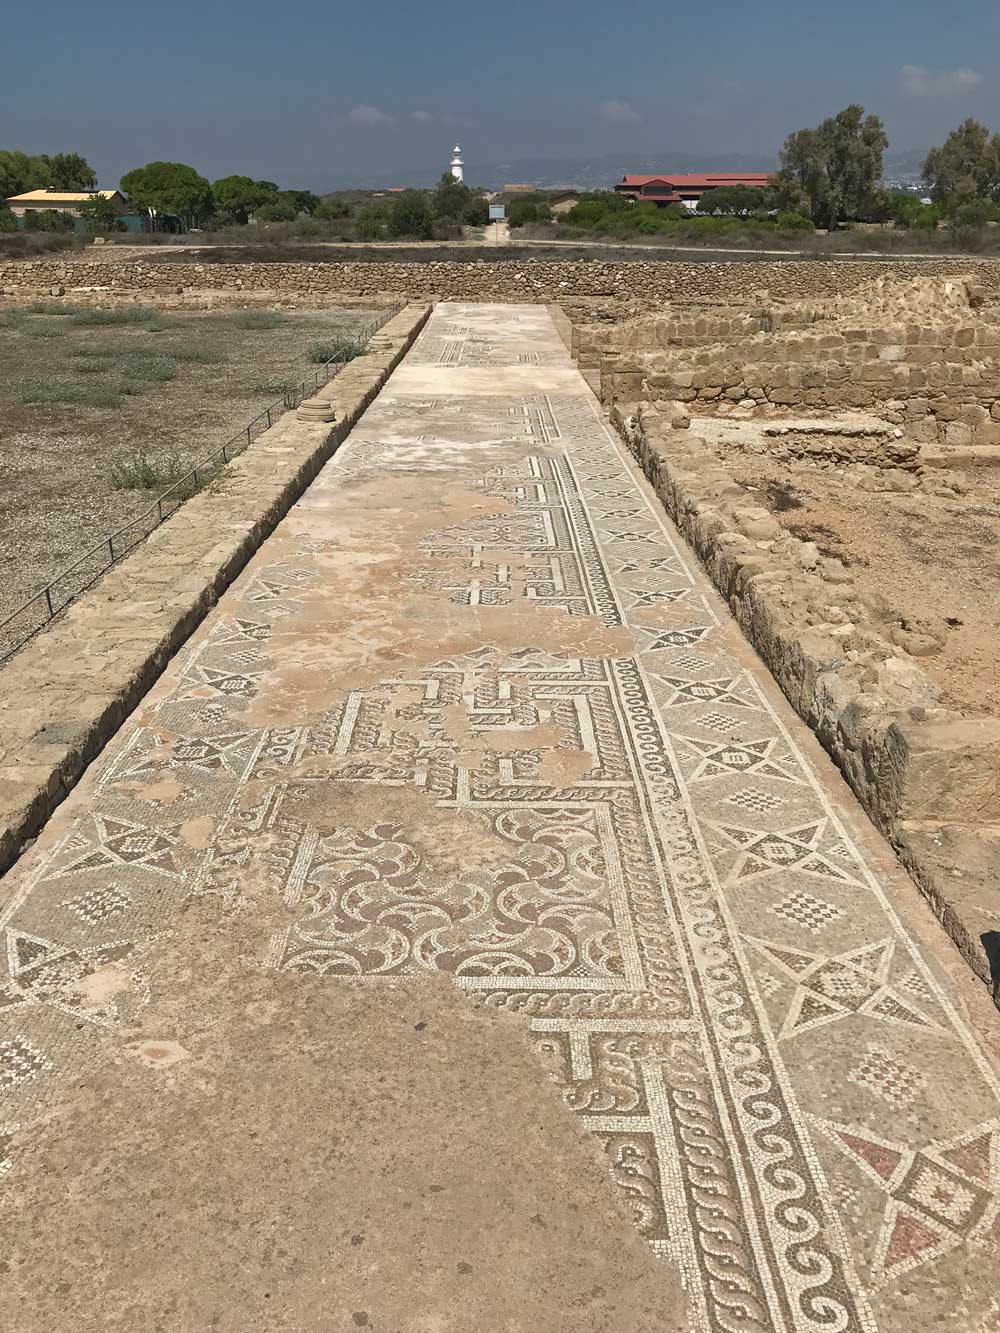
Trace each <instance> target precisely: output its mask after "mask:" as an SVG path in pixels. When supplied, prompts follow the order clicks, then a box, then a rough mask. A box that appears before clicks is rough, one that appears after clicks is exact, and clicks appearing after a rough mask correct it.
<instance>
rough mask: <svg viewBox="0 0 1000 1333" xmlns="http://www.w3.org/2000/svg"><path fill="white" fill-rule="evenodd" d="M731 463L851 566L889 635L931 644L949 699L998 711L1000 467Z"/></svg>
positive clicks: (935, 674)
mask: <svg viewBox="0 0 1000 1333" xmlns="http://www.w3.org/2000/svg"><path fill="white" fill-rule="evenodd" d="M698 424H699V423H698V422H693V423H692V429H697V427H698ZM725 464H726V467H727V469H728V470H729V471H730V473H731V474H732V475H733V476H734V477H735V479H736V480H737V481H738V482H739V483H740V484H741V485H743V486H745V487H746V488H747V491H748V499H752V501H753V503H755V504H760V505H763V506H765V507H766V508H768V509H770V510H771V512H772V513H773V514H774V516H775V517H776V518H777V519H778V520H779V521H780V522H781V523H782V524H783V525H784V526H785V527H786V528H788V529H789V531H791V532H792V533H794V535H795V536H797V537H799V538H801V539H802V540H805V541H814V542H815V543H816V545H817V546H818V547H819V548H820V550H821V551H822V552H823V554H825V555H831V556H836V557H838V558H839V559H841V560H843V561H844V563H845V564H846V565H848V566H849V567H850V569H851V572H852V573H853V574H854V576H855V578H856V580H857V582H858V585H859V587H860V589H861V590H862V592H863V594H864V595H865V598H866V601H868V602H869V604H870V605H873V606H874V607H875V608H877V611H878V614H879V617H880V619H881V620H882V621H883V622H884V624H885V625H886V627H887V629H889V630H890V632H891V629H892V627H894V626H899V627H900V628H901V629H903V630H906V631H910V632H913V633H915V634H918V635H921V636H926V637H927V638H928V639H931V640H933V641H934V644H935V645H936V647H935V649H934V650H933V651H931V652H929V653H928V654H927V655H926V656H921V657H920V658H919V662H920V665H921V667H922V668H923V669H924V670H925V671H926V672H927V674H928V675H929V676H931V678H932V679H933V680H935V681H936V682H937V684H938V685H939V686H940V688H941V691H942V700H943V702H944V703H946V704H947V705H949V706H950V707H952V708H956V709H958V710H960V711H963V712H967V713H979V712H983V711H986V712H990V713H994V714H1000V594H998V591H997V590H998V588H1000V472H998V471H997V470H995V469H992V468H985V467H982V468H970V469H968V471H967V472H965V473H954V472H948V473H942V472H938V471H936V470H935V469H933V468H928V469H926V470H925V472H924V474H923V475H922V476H921V477H920V478H919V479H918V478H916V477H913V476H911V475H910V474H906V473H899V472H893V474H892V475H891V476H890V474H886V473H882V472H880V471H879V470H878V469H875V468H859V467H857V466H855V467H853V468H843V467H838V468H834V467H817V466H815V465H812V464H808V463H802V462H794V461H793V462H789V461H781V460H777V459H774V458H768V457H766V456H765V457H761V456H757V457H754V456H752V455H748V454H742V453H738V452H732V453H730V454H729V455H728V456H726V457H725ZM948 482H954V483H955V484H956V485H957V486H958V487H959V493H958V494H954V493H949V488H948V485H947V483H948ZM887 483H888V486H891V487H893V489H889V488H888V486H887ZM869 487H871V488H873V489H868V488H869ZM896 487H898V488H899V489H895V488H896ZM874 488H877V489H874Z"/></svg>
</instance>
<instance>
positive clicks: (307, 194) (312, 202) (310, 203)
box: [257, 181, 319, 216]
mask: <svg viewBox="0 0 1000 1333" xmlns="http://www.w3.org/2000/svg"><path fill="white" fill-rule="evenodd" d="M257 184H258V185H269V184H270V182H269V181H258V182H257ZM284 195H285V198H286V199H291V200H292V202H293V203H294V204H295V207H296V208H297V209H298V211H299V212H300V213H308V214H310V216H311V215H312V214H313V213H315V212H316V206H317V205H318V204H319V195H318V194H313V192H312V190H285V191H284Z"/></svg>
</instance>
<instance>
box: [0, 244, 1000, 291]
mask: <svg viewBox="0 0 1000 1333" xmlns="http://www.w3.org/2000/svg"><path fill="white" fill-rule="evenodd" d="M432 253H433V252H432V251H428V256H429V257H428V260H427V262H425V263H329V264H323V263H317V264H302V263H289V264H283V263H246V264H199V263H183V262H182V263H174V262H172V261H157V262H151V263H139V262H135V263H122V262H114V261H112V260H106V259H100V260H75V261H68V260H67V261H58V260H37V261H33V262H31V263H16V262H10V263H3V264H0V292H2V293H4V294H15V295H16V294H18V293H20V292H26V291H27V292H32V293H36V294H37V293H40V292H50V293H51V292H53V291H55V292H56V293H58V294H61V293H62V292H66V293H70V292H73V291H75V290H79V289H91V290H93V289H95V288H96V289H100V290H101V291H103V292H105V293H120V294H123V295H127V294H142V295H144V296H146V297H150V296H153V295H155V294H156V293H158V292H165V293H170V292H174V293H176V292H178V291H185V290H197V291H213V290H214V291H243V292H247V293H252V292H272V293H276V294H279V295H280V294H282V293H298V294H302V293H305V294H315V295H318V296H323V295H329V294H330V293H333V292H335V293H338V294H342V295H354V296H368V297H371V296H378V295H381V294H385V293H392V294H403V295H406V296H409V297H412V298H417V297H431V296H440V297H443V298H446V299H447V298H455V299H458V300H473V301H559V300H562V299H572V298H577V297H603V298H613V299H616V300H623V301H630V300H632V301H634V300H638V301H642V302H649V303H662V302H667V301H671V300H673V301H684V302H690V301H697V300H709V301H717V302H719V301H721V302H725V301H727V300H731V299H734V300H738V301H746V300H748V299H751V298H752V297H754V296H755V295H756V296H758V297H759V295H760V294H761V292H767V293H769V295H770V297H771V298H773V299H776V300H779V301H799V302H803V301H804V302H808V301H810V300H812V299H814V298H817V297H820V298H837V297H844V296H850V294H851V293H852V292H855V291H856V290H857V289H858V288H859V287H863V286H865V285H870V284H871V282H872V279H873V278H877V277H879V276H885V275H891V277H892V278H893V279H902V278H918V277H926V276H942V277H943V276H949V275H950V276H958V275H963V274H965V275H974V276H975V279H976V281H977V282H978V283H979V284H981V285H982V287H983V288H984V289H985V290H986V291H988V292H990V293H1000V260H998V259H980V260H971V259H966V258H961V257H960V258H956V259H928V260H873V261H865V262H860V261H859V262H853V261H845V260H825V261H823V260H803V261H795V262H787V263H785V262H776V263H756V262H750V263H728V264H722V263H674V262H666V261H657V260H650V261H648V262H645V261H638V262H634V263H620V262H618V263H615V262H610V263H605V262H600V261H587V260H566V261H552V262H548V261H534V260H529V261H526V262H523V263H522V262H520V261H512V262H511V261H508V262H498V263H486V262H479V261H475V260H472V261H470V262H468V263H459V262H456V261H434V260H433V259H432V258H430V256H431V254H432Z"/></svg>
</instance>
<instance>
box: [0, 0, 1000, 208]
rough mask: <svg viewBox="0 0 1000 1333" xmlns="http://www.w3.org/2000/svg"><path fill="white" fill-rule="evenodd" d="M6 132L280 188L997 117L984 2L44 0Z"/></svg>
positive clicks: (24, 142)
mask: <svg viewBox="0 0 1000 1333" xmlns="http://www.w3.org/2000/svg"><path fill="white" fill-rule="evenodd" d="M3 47H4V79H3V83H2V87H0V113H2V115H0V125H2V126H3V130H2V133H0V146H9V147H18V148H24V149H26V150H28V151H32V152H42V151H52V152H55V151H59V150H78V151H80V152H83V153H84V154H85V155H86V157H88V158H89V159H90V161H91V162H92V163H93V164H94V165H95V167H96V168H97V170H98V172H99V174H100V176H101V183H102V184H104V185H113V184H116V183H117V180H118V177H119V175H120V174H121V173H122V172H123V171H125V170H128V169H129V168H130V167H133V166H136V165H140V164H141V163H143V162H146V161H149V160H150V159H153V158H168V159H177V160H180V161H185V162H190V163H192V164H193V165H194V166H196V167H198V168H199V169H200V170H201V171H203V172H204V173H205V174H206V175H208V176H209V177H211V178H214V177H216V176H219V175H222V174H228V173H229V172H245V173H247V174H249V175H252V176H257V177H266V178H270V179H273V180H276V181H278V182H279V184H282V185H287V186H303V187H304V186H311V187H313V188H316V189H320V188H322V187H323V186H324V185H327V184H328V183H329V181H330V180H331V179H333V178H334V177H341V176H343V175H344V174H345V173H350V172H352V171H355V170H356V171H359V172H361V171H364V172H365V174H366V175H371V174H373V173H374V174H378V173H379V172H383V171H384V173H385V178H386V182H387V183H392V180H393V178H394V177H395V176H396V175H397V174H398V173H399V172H400V171H401V170H402V169H403V168H405V167H406V165H407V164H413V165H414V166H416V167H426V166H427V165H428V164H430V165H434V164H436V163H440V164H441V165H442V166H443V165H444V164H445V162H446V161H447V157H448V152H449V150H450V148H451V145H452V143H453V142H454V140H455V138H456V136H457V137H459V138H460V139H461V141H462V146H463V149H464V151H465V154H466V160H467V162H468V164H469V166H468V170H467V178H468V179H471V180H473V181H474V180H475V178H476V170H475V164H476V161H477V159H478V160H479V161H481V162H488V161H492V162H496V161H498V160H506V159H511V158H517V157H524V156H529V155H530V156H535V157H537V156H548V155H552V156H574V157H583V156H592V155H597V154H605V153H616V154H620V155H621V163H622V169H623V170H624V169H626V168H627V167H628V166H629V159H630V158H631V157H648V156H650V155H655V154H656V153H657V152H660V151H662V152H667V151H677V152H691V151H694V152H699V153H705V154H719V153H725V152H730V151H732V152H740V153H773V152H776V150H777V148H778V147H779V145H780V143H781V140H782V139H783V137H784V135H785V134H786V133H787V132H788V131H789V130H791V129H796V128H799V127H800V126H802V125H805V124H814V123H816V122H817V121H818V120H819V119H821V118H822V117H823V116H824V115H827V114H829V113H830V112H832V111H835V110H837V109H838V108H839V107H841V106H843V105H845V104H846V103H848V102H850V101H859V102H862V103H864V105H865V106H866V107H867V108H868V109H869V110H871V111H877V112H878V113H879V114H880V115H882V116H883V117H884V119H885V121H886V124H887V126H888V130H889V135H890V140H891V143H892V146H893V147H894V148H896V149H900V150H910V149H915V148H917V149H922V148H924V147H926V146H927V145H928V144H929V143H932V142H934V141H935V140H937V139H940V138H941V137H942V136H943V133H945V132H946V131H947V130H948V129H950V128H952V127H953V126H954V125H956V124H957V123H958V122H959V121H960V120H961V119H963V118H964V117H965V116H967V115H974V116H976V117H978V118H980V119H983V120H985V121H986V122H987V123H990V124H992V125H993V126H994V127H995V128H998V129H1000V59H998V55H1000V4H998V3H997V0H955V2H954V3H952V4H950V5H942V4H941V3H939V2H935V3H930V2H929V0H864V2H863V3H862V0H833V2H830V0H826V2H825V3H822V4H817V3H815V0H813V3H809V0H800V3H798V4H792V3H790V2H789V0H754V3H747V0H733V2H731V3H730V2H727V3H714V4H713V3H707V4H700V5H699V4H685V5H681V6H672V5H668V4H665V3H663V0H603V2H602V3H600V4H596V3H594V0H575V2H574V0H479V2H478V3H474V4H470V3H469V2H468V0H462V3H457V0H429V2H428V0H424V2H423V3H420V0H408V3H405V4H403V3H399V4H390V3H386V0H354V3H352V4H350V5H341V4H338V3H336V2H335V0H334V2H333V3H331V2H330V0H322V2H321V0H283V2H281V0H197V2H195V0H176V2H175V3H167V4H159V5H152V4H139V3H136V0H89V2H88V3H80V0H72V2H70V0H49V3H46V4H43V5H38V6H37V7H36V6H34V5H31V4H18V5H11V6H9V7H8V8H7V10H6V13H5V16H4V19H3Z"/></svg>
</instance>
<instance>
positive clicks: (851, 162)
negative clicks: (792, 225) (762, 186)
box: [775, 103, 889, 231]
mask: <svg viewBox="0 0 1000 1333" xmlns="http://www.w3.org/2000/svg"><path fill="white" fill-rule="evenodd" d="M888 143H889V140H888V138H887V137H886V133H885V129H884V128H883V125H882V121H881V120H880V119H879V117H878V116H866V115H865V109H864V107H863V106H858V105H857V104H856V103H855V104H853V105H851V106H848V107H845V108H844V109H843V111H838V112H837V114H836V115H835V116H831V117H829V118H828V119H827V120H824V121H823V123H822V124H821V125H819V126H818V127H817V128H816V129H813V130H810V129H805V130H797V131H796V132H795V133H794V134H790V135H789V136H788V138H787V139H786V140H785V143H784V147H783V148H782V150H781V171H780V172H779V173H778V176H777V177H776V178H775V186H776V191H777V195H778V197H779V199H780V206H781V207H784V208H787V207H789V205H790V203H791V202H792V201H791V199H790V198H788V195H789V194H790V193H791V192H792V191H793V189H794V187H796V186H797V187H798V189H799V190H800V191H801V192H802V193H803V194H804V195H805V196H806V197H807V198H808V200H809V211H810V212H811V214H812V217H813V221H814V222H815V223H817V224H818V225H819V226H821V227H826V228H828V229H829V230H831V231H832V230H834V228H836V227H837V226H838V225H839V223H840V222H842V221H845V220H847V219H850V218H856V217H857V216H858V215H859V214H860V213H861V212H862V211H863V209H864V206H865V202H866V201H867V200H868V199H869V198H870V197H871V195H872V193H873V192H874V190H875V187H876V186H877V184H878V181H879V178H880V177H881V175H882V155H883V153H884V152H885V150H886V147H887V146H888Z"/></svg>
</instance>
